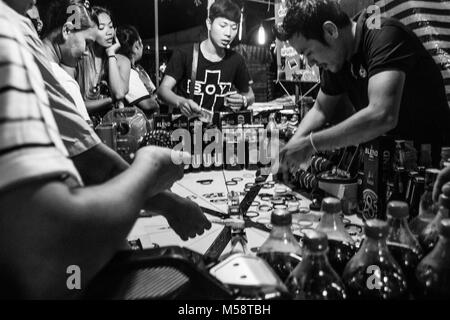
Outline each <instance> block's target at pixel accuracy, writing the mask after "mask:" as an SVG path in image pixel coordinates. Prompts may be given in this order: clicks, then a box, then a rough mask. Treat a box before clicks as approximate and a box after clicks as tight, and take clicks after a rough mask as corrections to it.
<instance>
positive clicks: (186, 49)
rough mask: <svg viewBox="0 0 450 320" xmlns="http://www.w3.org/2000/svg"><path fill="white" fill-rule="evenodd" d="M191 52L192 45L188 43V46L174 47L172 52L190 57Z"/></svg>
mask: <svg viewBox="0 0 450 320" xmlns="http://www.w3.org/2000/svg"><path fill="white" fill-rule="evenodd" d="M193 50H194V44H193V43H188V44H183V45H181V46H178V47H176V48H175V49H174V50H173V51H174V52H177V53H178V54H180V55H183V56H192V51H193Z"/></svg>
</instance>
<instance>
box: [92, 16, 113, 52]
mask: <svg viewBox="0 0 450 320" xmlns="http://www.w3.org/2000/svg"><path fill="white" fill-rule="evenodd" d="M98 22H99V25H98V34H97V39H96V40H95V41H96V42H97V43H98V44H99V45H100V46H102V47H104V48H109V47H110V46H112V45H113V43H114V37H115V36H116V33H115V30H114V24H113V22H112V21H111V17H110V16H109V15H107V14H106V13H100V14H99V16H98Z"/></svg>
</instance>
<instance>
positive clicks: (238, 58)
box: [225, 49, 245, 64]
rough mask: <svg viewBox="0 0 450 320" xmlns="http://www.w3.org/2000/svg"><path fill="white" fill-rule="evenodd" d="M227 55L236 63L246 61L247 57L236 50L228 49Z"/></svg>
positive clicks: (227, 57)
mask: <svg viewBox="0 0 450 320" xmlns="http://www.w3.org/2000/svg"><path fill="white" fill-rule="evenodd" d="M225 57H226V59H227V60H228V61H230V62H232V63H235V64H241V63H245V59H244V57H243V56H242V54H240V53H239V52H237V51H235V50H231V49H227V51H226V55H225Z"/></svg>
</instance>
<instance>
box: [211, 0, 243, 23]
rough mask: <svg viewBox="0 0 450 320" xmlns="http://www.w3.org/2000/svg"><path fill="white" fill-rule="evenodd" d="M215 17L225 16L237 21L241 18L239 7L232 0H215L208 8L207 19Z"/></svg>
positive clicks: (212, 19)
mask: <svg viewBox="0 0 450 320" xmlns="http://www.w3.org/2000/svg"><path fill="white" fill-rule="evenodd" d="M216 18H226V19H228V20H231V21H233V22H236V23H239V21H240V20H241V8H240V7H239V5H238V4H237V3H236V2H234V1H232V0H216V1H214V3H213V4H212V5H211V8H209V20H211V22H212V21H214V19H216Z"/></svg>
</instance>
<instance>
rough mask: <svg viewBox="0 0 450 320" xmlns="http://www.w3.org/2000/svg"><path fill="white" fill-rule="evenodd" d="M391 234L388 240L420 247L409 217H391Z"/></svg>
mask: <svg viewBox="0 0 450 320" xmlns="http://www.w3.org/2000/svg"><path fill="white" fill-rule="evenodd" d="M388 221H389V228H390V230H391V231H390V232H389V236H388V238H387V242H394V243H401V244H405V245H408V246H411V247H419V243H418V242H417V240H416V238H415V237H414V235H413V233H412V232H411V229H410V228H409V225H408V218H407V217H406V218H389V220H388Z"/></svg>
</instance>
